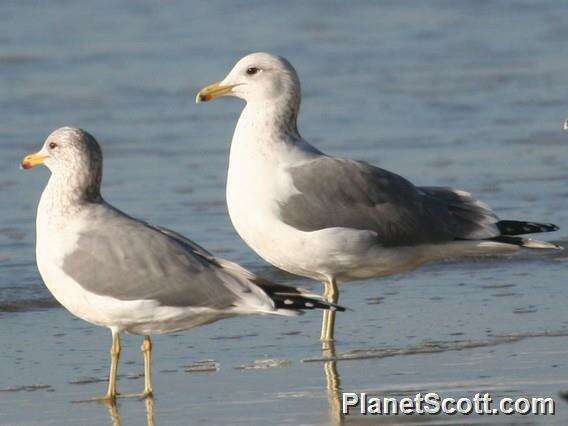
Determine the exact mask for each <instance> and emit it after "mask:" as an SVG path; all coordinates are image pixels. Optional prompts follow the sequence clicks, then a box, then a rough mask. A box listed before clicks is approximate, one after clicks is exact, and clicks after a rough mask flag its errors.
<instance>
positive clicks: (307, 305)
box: [306, 302, 314, 308]
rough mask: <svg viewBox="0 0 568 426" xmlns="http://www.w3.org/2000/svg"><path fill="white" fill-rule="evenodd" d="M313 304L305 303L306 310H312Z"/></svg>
mask: <svg viewBox="0 0 568 426" xmlns="http://www.w3.org/2000/svg"><path fill="white" fill-rule="evenodd" d="M313 307H314V304H313V303H312V302H306V308H313Z"/></svg>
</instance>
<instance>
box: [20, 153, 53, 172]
mask: <svg viewBox="0 0 568 426" xmlns="http://www.w3.org/2000/svg"><path fill="white" fill-rule="evenodd" d="M46 158H47V155H43V154H40V153H39V152H36V153H35V154H30V155H27V156H26V157H25V158H24V159H23V160H22V169H25V170H27V169H31V168H32V167H35V166H39V165H40V164H43V162H44V161H45V159H46Z"/></svg>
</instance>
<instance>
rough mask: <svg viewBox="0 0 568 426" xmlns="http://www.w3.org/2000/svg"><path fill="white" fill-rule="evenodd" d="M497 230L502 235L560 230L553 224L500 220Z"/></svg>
mask: <svg viewBox="0 0 568 426" xmlns="http://www.w3.org/2000/svg"><path fill="white" fill-rule="evenodd" d="M497 228H498V229H499V232H501V235H525V234H540V233H541V232H554V231H558V230H559V229H560V228H559V227H558V226H556V225H555V224H553V223H537V222H524V221H518V220H500V221H499V222H497Z"/></svg>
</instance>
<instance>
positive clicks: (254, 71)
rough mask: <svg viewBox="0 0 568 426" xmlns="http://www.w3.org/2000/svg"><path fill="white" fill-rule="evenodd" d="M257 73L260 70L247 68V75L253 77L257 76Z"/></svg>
mask: <svg viewBox="0 0 568 426" xmlns="http://www.w3.org/2000/svg"><path fill="white" fill-rule="evenodd" d="M259 71H260V68H257V67H250V68H247V74H248V75H255V74H257V73H258V72H259Z"/></svg>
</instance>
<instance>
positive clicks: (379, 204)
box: [279, 156, 500, 246]
mask: <svg viewBox="0 0 568 426" xmlns="http://www.w3.org/2000/svg"><path fill="white" fill-rule="evenodd" d="M287 171H288V173H289V175H290V177H291V179H292V182H293V186H294V188H295V189H296V190H297V192H294V193H293V194H292V195H290V196H289V197H288V198H287V199H285V200H280V202H279V214H280V218H281V219H282V220H283V221H284V222H285V223H287V224H288V225H290V226H293V227H295V228H297V229H300V230H302V231H315V230H320V229H325V228H332V227H343V228H352V229H358V230H371V231H374V232H376V233H377V238H378V240H379V241H380V243H381V244H384V245H385V246H402V245H413V244H421V243H440V242H445V241H451V240H455V239H485V238H491V237H494V236H497V235H499V234H500V233H499V231H498V229H497V226H496V225H495V223H496V222H497V221H498V219H497V217H496V216H495V214H494V213H493V212H492V211H491V209H490V208H489V207H488V206H486V205H485V204H483V203H480V202H478V201H476V200H474V199H473V198H472V197H471V196H470V194H468V193H466V192H463V191H456V190H453V189H450V188H439V187H423V188H419V187H416V186H414V185H413V184H412V183H410V182H409V181H407V180H406V179H404V178H403V177H401V176H399V175H396V174H394V173H391V172H388V171H386V170H383V169H380V168H378V167H374V166H372V165H370V164H368V163H365V162H362V161H354V160H347V159H341V158H333V157H325V156H323V157H318V158H317V159H315V160H311V161H309V162H306V163H303V164H301V165H299V166H294V167H290V168H288V169H287Z"/></svg>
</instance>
